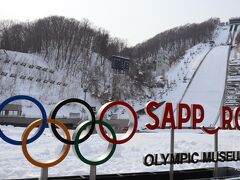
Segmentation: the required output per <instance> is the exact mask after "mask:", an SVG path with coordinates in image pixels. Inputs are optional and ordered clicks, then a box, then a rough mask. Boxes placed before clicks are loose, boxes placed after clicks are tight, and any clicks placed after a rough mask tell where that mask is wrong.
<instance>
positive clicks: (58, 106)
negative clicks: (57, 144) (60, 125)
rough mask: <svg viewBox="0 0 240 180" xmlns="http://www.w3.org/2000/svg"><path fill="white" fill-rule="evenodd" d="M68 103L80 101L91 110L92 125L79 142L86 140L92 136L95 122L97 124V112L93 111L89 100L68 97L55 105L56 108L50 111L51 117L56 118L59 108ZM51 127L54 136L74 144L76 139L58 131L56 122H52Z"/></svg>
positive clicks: (66, 142)
mask: <svg viewBox="0 0 240 180" xmlns="http://www.w3.org/2000/svg"><path fill="white" fill-rule="evenodd" d="M68 103H79V104H81V105H83V108H86V109H87V110H88V111H89V112H90V115H91V118H92V121H91V122H92V123H91V127H90V129H89V131H88V133H87V134H86V135H85V136H84V137H83V138H80V139H79V140H78V144H79V143H82V142H84V141H86V140H87V139H88V138H89V137H90V136H91V134H92V133H93V131H94V129H95V124H96V118H95V114H94V111H93V109H92V107H91V106H90V105H89V104H88V103H87V102H85V101H83V100H81V99H77V98H71V99H66V100H63V101H61V102H59V103H58V104H57V105H56V106H55V108H54V109H53V110H52V111H51V112H50V115H49V117H50V118H51V119H55V118H56V115H57V112H58V111H59V109H60V108H61V107H63V106H64V105H66V104H68ZM86 109H84V110H86ZM49 128H51V130H52V132H53V134H54V136H55V137H56V138H57V139H58V140H59V141H61V142H63V143H65V144H72V145H74V143H75V142H74V141H72V140H67V139H64V138H63V137H62V136H61V135H60V134H59V133H58V131H57V127H56V125H55V124H53V123H50V125H49Z"/></svg>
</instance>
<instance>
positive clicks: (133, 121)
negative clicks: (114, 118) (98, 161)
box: [96, 101, 138, 144]
mask: <svg viewBox="0 0 240 180" xmlns="http://www.w3.org/2000/svg"><path fill="white" fill-rule="evenodd" d="M116 105H122V106H125V107H127V108H128V112H129V114H130V113H131V114H132V116H130V117H129V128H128V131H127V132H126V134H125V135H124V136H123V139H120V140H113V139H111V138H110V137H109V136H108V135H107V134H106V132H105V130H104V128H103V126H102V125H101V124H99V125H97V126H96V127H97V128H96V129H97V131H98V132H100V133H101V135H102V137H103V138H104V139H106V140H107V141H108V142H110V143H112V144H123V143H126V142H128V141H129V140H130V139H132V137H133V136H134V134H135V133H136V131H137V125H138V120H137V114H136V112H135V110H134V109H133V107H132V106H131V105H129V104H128V103H126V102H123V101H114V102H109V103H106V104H104V105H103V106H102V107H101V108H100V109H99V111H98V113H97V119H99V120H100V121H103V120H104V115H105V113H106V112H107V110H108V109H110V108H111V107H113V106H116ZM99 130H100V131H99ZM100 133H98V134H99V135H100Z"/></svg>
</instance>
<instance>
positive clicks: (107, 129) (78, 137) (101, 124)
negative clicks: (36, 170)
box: [0, 95, 137, 168]
mask: <svg viewBox="0 0 240 180" xmlns="http://www.w3.org/2000/svg"><path fill="white" fill-rule="evenodd" d="M16 100H28V101H31V102H32V103H34V104H35V105H37V107H38V108H39V109H40V111H41V114H42V119H38V120H35V121H34V122H32V123H31V124H29V125H28V126H27V127H26V129H25V131H24V132H23V135H22V140H21V141H17V140H14V139H11V138H9V137H8V136H6V135H5V134H4V133H3V131H2V130H1V129H0V137H1V138H2V139H3V140H4V141H5V142H7V143H9V144H12V145H21V146H22V151H23V154H24V156H25V158H26V159H27V160H28V161H29V162H30V163H31V164H33V165H35V166H38V167H41V168H48V167H52V166H55V165H57V164H59V163H60V162H62V161H63V160H64V159H65V158H66V156H67V154H68V152H69V150H70V148H71V146H73V150H74V152H75V154H76V156H77V157H78V158H79V159H80V160H81V161H83V162H84V163H86V164H89V165H100V164H103V163H105V162H106V161H108V160H109V159H110V158H111V157H112V156H113V154H114V152H115V149H116V145H117V144H123V143H126V142H128V141H129V140H130V139H131V138H132V137H133V136H134V134H135V133H136V130H137V114H136V112H135V111H134V109H133V108H132V106H130V105H129V104H128V103H126V102H122V101H115V102H109V103H106V104H105V105H103V106H102V107H101V108H100V109H99V111H98V112H97V115H96V117H95V113H94V112H93V110H92V108H91V106H90V105H89V104H88V103H87V102H85V101H83V100H81V99H77V98H70V99H66V100H63V101H61V102H59V103H58V104H57V105H56V106H55V107H54V109H53V110H52V111H51V112H50V115H49V118H47V113H46V111H45V109H44V107H43V105H42V104H41V103H40V102H39V101H38V100H37V99H35V98H33V97H30V96H25V95H18V96H12V97H10V98H8V99H7V100H5V101H3V102H2V103H1V104H0V112H1V111H2V110H3V109H4V107H5V106H6V105H7V104H9V103H11V102H13V101H16ZM68 103H78V104H79V105H80V106H81V107H82V108H83V109H84V110H85V112H87V115H88V118H89V119H91V121H90V120H89V119H88V121H84V122H82V123H80V124H79V125H78V126H77V128H76V129H75V131H74V133H73V135H72V138H71V135H70V132H69V131H68V129H67V127H66V126H65V125H64V124H63V123H62V122H60V121H59V120H57V119H56V115H57V112H58V111H59V109H60V108H61V107H63V106H64V105H66V104H68ZM116 105H121V106H125V107H126V108H127V112H128V115H129V128H128V130H127V132H126V133H125V135H123V136H122V137H121V138H120V139H117V136H116V134H115V132H114V130H113V128H112V127H111V126H110V125H109V124H108V123H107V122H105V121H104V115H105V113H106V112H107V110H108V109H110V108H111V107H113V106H116ZM96 119H98V120H96ZM47 124H48V127H49V128H50V129H51V132H52V134H53V135H54V136H55V137H56V138H57V139H58V140H59V141H61V142H62V143H63V147H62V150H61V152H60V154H59V155H58V157H57V158H56V159H53V160H50V161H47V162H39V161H37V160H35V159H33V158H32V157H31V155H30V154H29V152H28V149H27V144H30V143H32V142H34V141H36V140H37V139H38V138H39V137H40V136H41V135H42V133H43V132H44V130H45V128H46V127H47ZM37 126H38V130H37V132H36V133H35V134H34V135H33V136H32V137H31V138H29V139H28V136H29V134H30V133H31V131H32V130H33V128H35V127H37ZM57 127H59V128H61V129H62V130H63V132H64V133H65V137H64V138H63V137H62V136H61V135H60V134H59V133H58V131H57ZM89 127H90V128H89ZM86 129H87V130H88V131H87V133H85V134H84V135H83V131H84V132H85V130H86ZM95 129H96V132H97V134H98V135H100V136H101V137H102V138H103V139H104V140H106V141H108V142H109V145H108V147H107V151H106V152H105V153H104V154H103V155H102V156H101V157H99V158H97V159H95V160H89V159H86V158H85V157H84V156H83V155H82V153H81V150H80V148H79V144H80V143H82V142H84V141H86V140H87V139H88V138H89V137H90V136H91V135H92V134H93V132H94V130H95Z"/></svg>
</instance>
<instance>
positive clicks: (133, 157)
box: [0, 126, 240, 179]
mask: <svg viewBox="0 0 240 180" xmlns="http://www.w3.org/2000/svg"><path fill="white" fill-rule="evenodd" d="M1 128H2V129H3V130H4V133H6V134H7V135H9V136H10V137H11V138H14V139H19V137H21V134H22V131H23V130H24V128H14V127H11V126H8V127H1ZM199 132H200V131H198V130H195V131H193V130H189V131H186V130H185V131H182V130H179V131H176V136H175V152H194V151H196V152H207V151H213V150H214V136H213V135H207V134H201V133H199ZM119 136H121V135H119ZM239 138H240V133H239V132H238V131H222V132H221V131H220V133H219V150H223V151H228V150H229V151H233V150H235V151H237V150H239V148H240V143H239V141H238V140H239ZM169 140H170V132H169V131H168V130H162V131H160V132H159V133H137V134H135V136H134V137H133V138H132V139H131V140H130V141H129V142H127V143H126V144H122V145H117V148H116V151H115V153H114V155H113V157H112V158H111V159H110V160H109V161H108V162H106V163H105V164H102V165H99V166H97V174H111V173H130V172H151V171H168V170H169V165H162V166H151V167H147V166H145V165H144V164H143V156H144V155H145V154H149V153H152V154H155V153H169V151H170V144H169ZM62 145H63V144H62V143H60V142H59V141H58V140H56V139H55V138H54V137H53V136H52V135H51V133H50V132H49V130H46V131H45V132H44V135H42V136H41V137H40V138H39V139H38V140H37V141H36V142H34V143H32V144H30V145H28V148H29V151H30V154H31V155H32V157H34V158H36V159H37V160H42V161H46V160H49V159H52V158H55V157H56V156H57V154H58V153H59V152H60V151H61V147H62ZM79 147H80V149H81V151H82V152H83V154H84V155H86V157H87V158H89V159H93V158H94V157H98V156H99V155H101V154H102V153H103V152H104V150H105V149H106V148H107V142H106V141H104V140H102V139H101V138H100V137H99V136H98V135H97V134H95V135H92V136H91V138H89V139H88V140H87V141H86V142H84V143H83V144H81V145H80V146H79ZM71 148H73V147H71ZM0 149H1V150H0V166H1V169H0V179H4V178H25V177H39V175H40V168H38V167H35V166H34V165H32V164H30V163H29V162H28V161H27V160H26V159H25V157H24V155H23V153H22V151H21V146H13V145H10V144H7V143H5V142H3V141H2V140H0ZM239 165H240V162H224V163H219V166H232V167H236V168H238V167H239ZM213 166H214V165H213V164H212V163H198V164H183V165H176V166H174V169H192V168H202V167H213ZM86 174H89V165H86V164H84V163H83V162H81V161H80V160H79V159H78V158H77V157H76V156H75V155H74V153H73V152H72V151H71V150H70V152H69V154H68V156H67V158H66V159H65V160H64V161H63V162H61V163H60V164H59V165H57V166H54V167H52V168H49V176H64V175H86Z"/></svg>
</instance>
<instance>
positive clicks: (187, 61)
mask: <svg viewBox="0 0 240 180" xmlns="http://www.w3.org/2000/svg"><path fill="white" fill-rule="evenodd" d="M228 33H229V27H227V26H219V27H218V28H217V29H216V31H215V33H214V35H213V40H214V41H215V46H216V47H215V48H214V49H213V50H211V47H210V45H209V44H198V45H196V46H194V47H193V48H191V49H189V50H188V51H187V52H186V54H185V56H184V57H183V59H180V61H179V63H177V64H176V65H174V66H173V67H171V68H170V70H169V71H168V72H167V77H168V81H169V82H170V88H168V89H165V90H164V91H163V92H160V91H159V92H158V93H156V94H157V96H156V99H155V100H157V101H158V102H159V101H166V102H171V103H172V104H173V107H174V109H175V110H176V107H177V104H178V103H180V102H181V101H182V99H183V98H184V97H185V93H186V94H187V93H188V90H186V88H187V87H188V86H189V85H190V86H191V87H189V88H191V89H192V88H194V87H196V85H193V86H192V85H191V83H192V80H191V79H192V78H193V81H195V78H198V80H197V81H201V82H202V83H204V82H205V81H206V80H208V79H209V77H211V76H209V77H208V74H211V73H213V74H214V70H215V69H218V68H216V67H218V66H219V65H218V60H219V62H220V63H222V64H221V65H222V66H221V68H220V69H222V71H219V72H215V74H214V77H213V79H212V81H211V83H213V85H214V84H218V85H219V87H218V88H220V89H219V90H218V92H216V93H217V94H216V96H218V97H219V98H220V97H221V98H222V95H223V90H224V84H222V83H223V82H224V81H225V75H226V73H224V72H225V71H223V70H224V69H225V70H226V64H227V58H226V57H227V49H228V47H227V46H223V45H226V42H227V38H228ZM218 58H220V59H218ZM212 59H213V60H212ZM201 62H202V63H201ZM205 62H206V63H205ZM208 63H209V64H208ZM204 64H205V65H204ZM202 65H204V66H205V68H203V69H202ZM208 67H210V68H213V70H209V69H208ZM200 69H202V70H200ZM204 69H205V70H204ZM196 70H200V71H202V72H196V74H195V71H196ZM204 71H205V72H204ZM220 72H221V73H222V74H221V75H220V76H218V73H220ZM203 73H204V74H203ZM194 74H195V75H194ZM196 76H198V77H196ZM184 77H186V79H187V80H186V81H184ZM218 78H219V79H221V80H220V81H221V82H222V83H221V82H219V83H218V80H219V79H218ZM197 81H195V82H197ZM171 82H174V83H171ZM207 82H208V81H206V83H207ZM189 83H190V84H189ZM195 84H197V83H195ZM199 87H201V88H200V90H201V89H202V87H204V84H199V86H198V88H199ZM207 91H208V90H207V89H205V90H204V89H203V92H202V96H206V95H205V94H203V93H206V92H207ZM209 91H211V89H209ZM221 98H220V101H221ZM205 99H206V98H205ZM193 101H194V102H195V103H198V104H201V103H203V105H204V104H206V103H207V102H206V103H205V102H203V101H202V100H201V99H200V94H199V97H194V96H193V97H191V94H189V96H188V100H187V101H186V102H188V103H190V102H193ZM183 102H184V101H183ZM216 103H218V102H216ZM219 106H220V104H217V105H216V106H214V107H213V108H216V111H218V108H219ZM206 109H207V107H206ZM162 113H163V108H159V109H157V110H156V111H155V114H157V115H158V116H159V117H161V116H162ZM206 117H207V116H206ZM214 120H215V119H211V120H210V121H207V119H206V122H207V123H208V124H209V123H210V122H213V121H214ZM147 122H151V119H150V118H149V117H147V116H146V115H143V116H141V117H140V118H139V128H140V129H141V128H143V127H144V126H145V124H146V123H147Z"/></svg>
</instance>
